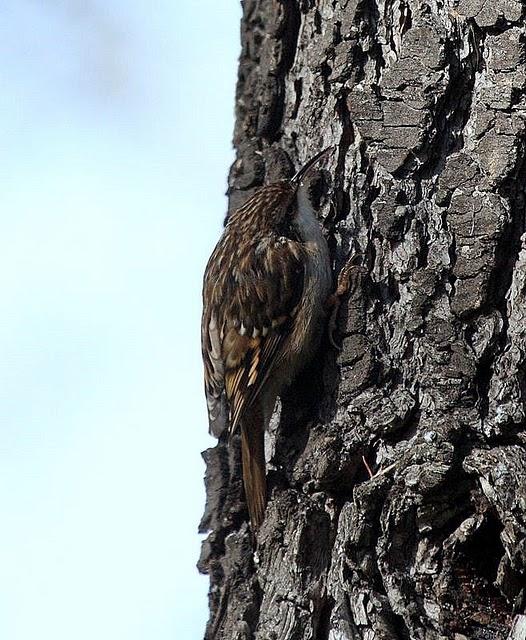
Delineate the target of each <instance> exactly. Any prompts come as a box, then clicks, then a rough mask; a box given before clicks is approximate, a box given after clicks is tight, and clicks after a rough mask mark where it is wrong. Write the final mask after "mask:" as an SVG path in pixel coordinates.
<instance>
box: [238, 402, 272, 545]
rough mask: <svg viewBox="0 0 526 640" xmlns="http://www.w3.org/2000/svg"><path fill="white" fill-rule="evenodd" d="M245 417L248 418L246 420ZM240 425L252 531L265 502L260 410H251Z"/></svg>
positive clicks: (261, 517)
mask: <svg viewBox="0 0 526 640" xmlns="http://www.w3.org/2000/svg"><path fill="white" fill-rule="evenodd" d="M247 418H249V419H248V420H247ZM247 418H245V419H244V420H243V424H242V425H241V458H242V462H243V484H244V486H245V497H246V500H247V507H248V514H249V516H250V524H251V527H252V530H253V532H254V533H256V531H257V530H258V529H259V526H260V525H261V523H262V522H263V516H264V515H265V507H266V503H267V479H266V476H265V437H264V428H265V427H264V423H263V415H262V412H261V411H257V410H256V411H251V412H250V415H249V416H247Z"/></svg>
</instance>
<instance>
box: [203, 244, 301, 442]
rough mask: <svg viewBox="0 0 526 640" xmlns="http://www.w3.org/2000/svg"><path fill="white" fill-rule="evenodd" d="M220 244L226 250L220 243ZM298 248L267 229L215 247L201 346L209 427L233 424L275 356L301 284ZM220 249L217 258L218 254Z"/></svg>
mask: <svg viewBox="0 0 526 640" xmlns="http://www.w3.org/2000/svg"><path fill="white" fill-rule="evenodd" d="M225 249H226V250H225ZM304 251H305V250H304V248H303V245H301V244H300V243H298V242H295V241H293V240H290V239H288V238H284V237H278V236H271V237H270V238H268V237H267V238H265V239H261V240H260V241H259V242H255V243H252V245H251V246H250V247H246V248H245V249H243V247H242V246H240V245H239V243H238V245H237V246H234V244H233V245H232V246H231V247H221V246H219V245H218V247H217V249H216V252H214V254H212V257H211V259H210V261H209V264H208V266H207V270H206V272H205V282H204V295H203V297H204V309H203V321H202V350H203V360H204V363H205V391H206V396H207V403H208V413H209V421H210V429H211V431H212V433H214V434H215V435H219V434H220V433H221V432H222V431H223V430H224V428H225V427H226V425H227V405H228V409H229V411H228V423H229V424H230V432H231V433H232V432H234V431H235V429H236V428H237V427H238V425H239V423H240V421H241V420H242V418H243V415H244V412H245V411H246V410H247V409H248V408H249V407H250V405H251V404H252V403H253V402H254V399H255V398H256V397H257V395H258V394H259V393H260V391H261V388H262V386H263V385H264V384H265V382H266V381H267V379H268V377H269V376H270V375H271V373H272V370H273V367H274V364H275V363H276V362H277V361H278V360H279V358H280V356H281V352H282V349H283V345H284V342H285V340H286V337H287V336H288V335H289V334H290V332H291V331H292V329H293V326H294V319H295V315H296V311H297V307H298V304H299V301H300V299H301V296H302V293H303V285H304V267H303V265H304V255H303V253H304ZM220 256H222V258H220Z"/></svg>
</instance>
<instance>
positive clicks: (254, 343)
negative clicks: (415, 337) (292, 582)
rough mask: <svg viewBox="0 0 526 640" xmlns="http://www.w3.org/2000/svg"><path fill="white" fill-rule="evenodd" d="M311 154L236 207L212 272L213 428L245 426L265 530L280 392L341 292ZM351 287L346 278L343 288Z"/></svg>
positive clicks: (206, 339)
mask: <svg viewBox="0 0 526 640" xmlns="http://www.w3.org/2000/svg"><path fill="white" fill-rule="evenodd" d="M332 151H333V148H332V147H329V148H328V149H325V150H323V151H321V152H320V153H318V154H317V155H315V156H314V157H313V158H311V159H310V160H309V161H308V162H307V163H306V164H305V165H304V166H303V167H302V168H301V169H300V170H299V171H298V172H297V173H296V174H295V175H294V176H293V177H292V178H291V179H288V180H281V181H279V182H275V183H272V184H268V185H265V186H262V187H259V188H258V189H257V190H256V191H255V192H254V193H253V195H252V196H251V197H250V198H249V199H248V200H247V201H246V202H245V203H244V204H243V205H242V206H241V207H239V208H238V209H237V210H236V211H234V212H233V213H231V214H230V216H229V217H228V219H227V221H226V225H225V228H224V231H223V233H222V235H221V237H220V239H219V241H218V242H217V245H216V247H215V249H214V250H213V252H212V254H211V256H210V259H209V260H208V263H207V266H206V269H205V273H204V279H203V313H202V322H201V343H202V356H203V363H204V380H205V395H206V402H207V409H208V421H209V430H210V432H211V434H212V435H214V436H216V437H220V436H221V435H222V434H223V433H225V432H226V433H227V434H228V435H229V437H231V436H233V435H234V434H235V433H237V431H238V430H239V431H240V436H241V437H240V439H241V459H242V475H243V485H244V491H245V497H246V503H247V509H248V514H249V519H250V526H251V529H252V531H253V532H254V533H256V532H257V530H258V529H259V527H260V526H261V523H262V521H263V519H264V513H265V508H266V502H267V487H266V466H265V449H264V432H265V429H266V428H267V427H268V425H269V422H270V419H271V416H272V413H273V410H274V407H275V403H276V399H277V397H278V396H280V395H281V393H282V392H283V390H284V389H285V388H286V387H287V386H289V385H290V384H291V382H292V381H293V380H294V378H295V377H296V376H297V374H298V373H299V372H300V370H301V369H302V368H303V367H304V366H305V365H306V364H307V363H308V361H309V360H310V359H311V357H312V356H313V354H314V353H315V352H316V350H317V348H318V346H319V343H320V339H321V336H322V335H323V328H324V325H325V320H326V317H327V304H328V301H330V300H331V299H332V300H333V303H334V294H333V295H332V297H331V287H332V270H331V261H330V255H329V248H328V245H327V241H326V239H325V236H324V234H323V231H322V227H321V225H320V222H319V221H318V219H317V217H316V212H315V209H314V206H313V202H312V194H311V189H310V186H311V184H312V180H311V178H312V173H313V169H314V167H315V166H316V165H318V164H319V163H320V161H321V160H322V159H324V158H326V157H327V156H328V155H329V154H330V153H331V152H332ZM340 289H341V287H340Z"/></svg>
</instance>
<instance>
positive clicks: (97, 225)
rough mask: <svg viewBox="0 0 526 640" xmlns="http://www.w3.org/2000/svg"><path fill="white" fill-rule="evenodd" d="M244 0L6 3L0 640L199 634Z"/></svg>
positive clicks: (2, 20) (1, 71)
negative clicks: (219, 288) (211, 339)
mask: <svg viewBox="0 0 526 640" xmlns="http://www.w3.org/2000/svg"><path fill="white" fill-rule="evenodd" d="M240 13H241V12H240V7H239V4H238V2H236V1H234V0H231V1H228V2H217V1H216V0H202V1H201V2H178V1H175V2H174V0H159V1H155V2H144V1H143V2H140V1H139V0H105V1H104V2H103V1H102V0H46V2H41V1H38V0H4V2H2V7H1V9H0V147H1V158H2V159H1V161H0V182H1V188H0V351H1V357H0V520H1V526H0V638H1V639H2V640H36V639H38V640H66V639H67V640H71V639H72V638H74V639H75V640H88V639H89V640H95V639H96V640H152V639H154V640H168V639H170V640H187V639H188V640H196V639H199V638H201V637H202V635H203V630H204V624H205V620H206V618H207V600H206V593H207V589H208V578H206V577H203V576H199V575H198V573H197V570H196V569H195V563H196V561H197V559H198V555H199V549H200V539H199V537H198V536H197V533H196V530H197V525H198V522H199V518H200V516H201V513H202V510H203V506H204V488H203V481H202V477H203V473H204V464H203V462H202V460H201V456H200V451H201V450H203V449H205V448H206V447H208V446H210V445H211V444H213V441H212V440H211V439H210V438H209V437H208V435H207V420H206V415H205V403H204V398H203V391H202V370H201V356H200V346H199V321H200V311H201V300H200V295H201V277H202V272H203V269H204V265H205V263H206V260H207V257H208V255H209V253H210V251H211V250H212V247H213V245H214V243H215V241H216V240H217V237H218V235H219V233H220V229H221V222H222V219H223V216H224V213H225V210H226V200H225V198H224V195H223V194H224V192H225V189H226V174H227V171H228V168H229V165H230V163H231V161H232V159H233V152H232V150H231V136H232V129H233V108H234V83H235V77H236V73H237V56H238V53H239V35H238V34H239V18H240Z"/></svg>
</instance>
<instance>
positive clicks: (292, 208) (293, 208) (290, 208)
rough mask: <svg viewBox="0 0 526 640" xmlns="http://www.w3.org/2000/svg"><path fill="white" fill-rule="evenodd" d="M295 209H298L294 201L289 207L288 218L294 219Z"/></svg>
mask: <svg viewBox="0 0 526 640" xmlns="http://www.w3.org/2000/svg"><path fill="white" fill-rule="evenodd" d="M295 209H296V207H295V206H294V201H292V202H291V203H290V204H289V206H288V207H287V211H286V215H287V217H289V218H292V216H293V215H294V213H295Z"/></svg>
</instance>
